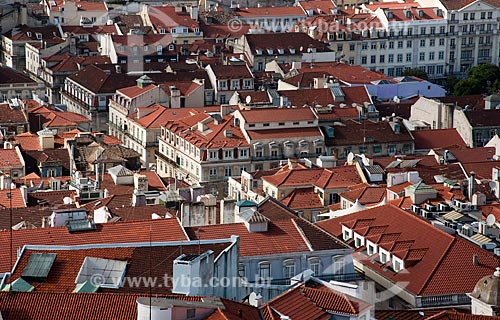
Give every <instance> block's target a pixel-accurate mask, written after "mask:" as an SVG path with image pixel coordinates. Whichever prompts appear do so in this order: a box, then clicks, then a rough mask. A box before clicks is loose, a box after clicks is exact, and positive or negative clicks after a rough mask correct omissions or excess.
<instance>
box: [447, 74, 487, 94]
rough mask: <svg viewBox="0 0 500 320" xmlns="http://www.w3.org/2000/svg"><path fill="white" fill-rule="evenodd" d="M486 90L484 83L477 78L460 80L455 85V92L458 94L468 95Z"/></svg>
mask: <svg viewBox="0 0 500 320" xmlns="http://www.w3.org/2000/svg"><path fill="white" fill-rule="evenodd" d="M483 91H484V85H483V84H482V83H481V82H480V81H479V80H477V79H474V78H472V79H466V80H460V81H458V82H457V83H456V84H455V86H454V87H453V94H454V95H456V96H467V95H471V94H479V93H482V92H483Z"/></svg>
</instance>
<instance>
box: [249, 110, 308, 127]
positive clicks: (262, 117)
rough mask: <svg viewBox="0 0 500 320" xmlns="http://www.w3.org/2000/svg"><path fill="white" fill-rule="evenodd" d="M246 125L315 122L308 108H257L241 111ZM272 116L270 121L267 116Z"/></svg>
mask: <svg viewBox="0 0 500 320" xmlns="http://www.w3.org/2000/svg"><path fill="white" fill-rule="evenodd" d="M240 113H241V115H242V116H243V118H244V119H245V121H246V122H247V123H262V122H269V121H271V120H272V121H273V122H279V121H308V120H309V121H313V120H316V117H315V116H314V113H313V112H312V111H311V109H310V108H259V109H251V110H241V111H240ZM271 114H272V119H270V118H269V115H271Z"/></svg>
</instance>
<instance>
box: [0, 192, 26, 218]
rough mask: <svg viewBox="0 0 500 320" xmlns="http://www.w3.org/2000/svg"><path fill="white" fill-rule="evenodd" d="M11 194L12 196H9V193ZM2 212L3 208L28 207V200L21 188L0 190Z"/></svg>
mask: <svg viewBox="0 0 500 320" xmlns="http://www.w3.org/2000/svg"><path fill="white" fill-rule="evenodd" d="M9 193H10V194H11V198H9V197H8V194H9ZM0 207H1V208H0V212H4V214H6V213H5V211H4V210H2V209H9V208H26V207H27V205H26V202H25V200H24V196H23V193H22V191H21V189H20V188H17V189H11V190H9V189H3V190H0Z"/></svg>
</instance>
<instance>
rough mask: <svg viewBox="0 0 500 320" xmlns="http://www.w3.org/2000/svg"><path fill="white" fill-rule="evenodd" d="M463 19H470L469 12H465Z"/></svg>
mask: <svg viewBox="0 0 500 320" xmlns="http://www.w3.org/2000/svg"><path fill="white" fill-rule="evenodd" d="M463 19H464V20H469V13H468V12H464V15H463Z"/></svg>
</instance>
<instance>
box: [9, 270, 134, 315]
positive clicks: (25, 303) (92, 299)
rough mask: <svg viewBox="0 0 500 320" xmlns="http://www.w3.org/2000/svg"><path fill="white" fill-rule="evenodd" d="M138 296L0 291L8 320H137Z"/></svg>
mask: <svg viewBox="0 0 500 320" xmlns="http://www.w3.org/2000/svg"><path fill="white" fill-rule="evenodd" d="M73 280H74V279H73ZM138 297H139V296H138V295H132V294H116V293H113V294H110V293H78V294H75V293H73V294H72V293H54V292H50V293H49V292H16V293H15V294H13V293H12V292H0V310H2V319H4V320H19V319H26V320H28V319H38V320H49V319H50V320H67V319H73V320H88V319H94V320H109V319H115V320H133V319H137V298H138Z"/></svg>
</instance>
